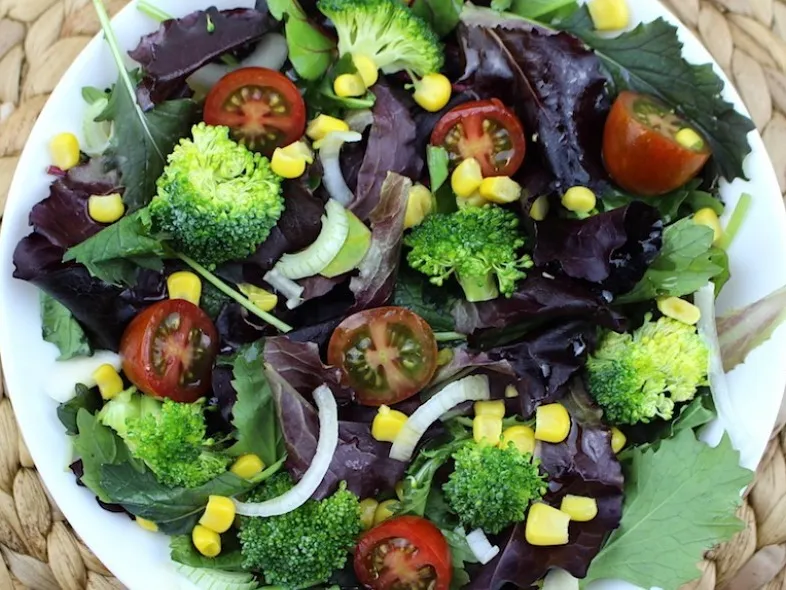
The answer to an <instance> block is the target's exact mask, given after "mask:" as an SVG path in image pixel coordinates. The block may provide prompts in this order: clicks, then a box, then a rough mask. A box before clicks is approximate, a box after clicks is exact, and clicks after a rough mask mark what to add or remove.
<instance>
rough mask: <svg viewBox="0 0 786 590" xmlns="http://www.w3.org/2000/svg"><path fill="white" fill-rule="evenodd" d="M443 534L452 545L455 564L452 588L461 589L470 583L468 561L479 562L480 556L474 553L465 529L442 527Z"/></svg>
mask: <svg viewBox="0 0 786 590" xmlns="http://www.w3.org/2000/svg"><path fill="white" fill-rule="evenodd" d="M442 535H443V536H444V537H445V540H446V541H447V542H448V546H449V547H450V562H451V565H452V566H453V577H452V578H451V580H450V590H459V589H460V588H463V587H464V586H466V585H467V584H469V581H470V577H469V574H468V573H467V570H466V569H465V567H466V566H465V564H467V563H478V558H477V557H475V554H474V553H472V549H470V548H469V542H467V535H466V533H465V532H464V529H463V528H461V527H459V528H457V529H444V528H443V529H442Z"/></svg>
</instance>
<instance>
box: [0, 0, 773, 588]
mask: <svg viewBox="0 0 786 590" xmlns="http://www.w3.org/2000/svg"><path fill="white" fill-rule="evenodd" d="M105 1H106V3H107V6H108V8H109V9H110V12H112V13H114V12H117V10H119V9H120V8H121V7H122V6H123V5H124V4H125V3H126V0H105ZM666 3H667V4H669V5H670V6H671V7H672V9H673V10H674V11H675V13H676V14H677V15H678V16H679V17H680V18H681V19H682V20H683V22H685V23H686V24H687V25H688V26H689V27H690V28H691V29H693V30H694V31H696V32H697V33H698V34H699V36H700V38H701V39H702V41H703V42H704V43H705V44H706V46H707V47H708V48H709V50H710V51H711V52H712V54H713V55H714V56H715V59H716V60H717V61H718V62H719V63H720V64H721V66H723V68H724V69H725V70H726V72H727V73H728V74H729V75H730V76H731V77H732V79H733V80H734V81H735V83H736V84H737V87H738V88H739V90H740V92H741V94H742V96H743V98H744V99H745V102H746V103H747V105H748V108H749V109H750V111H751V113H752V114H753V120H754V121H755V123H756V125H757V127H758V128H759V131H761V133H762V135H763V137H764V142H765V144H766V145H767V149H768V150H769V153H770V156H771V157H772V160H773V162H774V164H775V169H776V171H777V174H778V180H779V181H780V183H781V188H782V189H783V190H786V0H666ZM98 28H99V26H98V21H97V19H96V17H95V15H94V12H93V8H92V4H91V2H90V0H0V217H1V216H2V211H3V206H4V205H5V198H6V193H7V190H8V185H9V183H10V182H11V177H12V175H13V172H14V169H15V167H16V163H17V160H18V156H19V152H20V151H21V149H22V146H23V145H24V143H25V141H26V139H27V136H28V134H29V133H30V130H31V128H32V126H33V123H34V122H35V119H36V117H37V116H38V113H39V112H40V111H41V108H42V107H43V106H44V103H45V102H46V99H47V97H48V95H49V93H50V92H51V91H52V89H53V88H54V87H55V85H56V84H57V82H58V80H59V79H60V76H61V75H62V73H63V72H64V71H65V70H66V69H67V68H68V66H69V65H70V64H71V62H72V61H73V60H74V58H75V57H76V56H77V54H78V53H79V52H80V51H81V50H82V48H83V47H84V46H85V44H86V43H87V42H88V41H89V40H90V38H91V37H92V36H93V35H94V34H95V33H96V31H97V30H98ZM784 423H786V412H784V411H782V412H781V418H780V419H779V422H778V428H777V429H776V433H775V434H774V435H773V439H772V441H771V443H770V445H769V447H768V449H767V452H766V455H765V457H764V460H763V462H762V465H761V467H760V469H759V472H758V474H757V476H756V480H755V483H754V485H753V486H752V488H751V491H750V492H749V495H748V497H747V499H746V503H745V504H744V505H743V507H742V509H741V510H740V517H741V518H742V519H743V520H745V522H747V524H748V527H747V528H746V530H745V531H743V532H741V533H739V534H738V535H737V536H736V537H735V538H734V539H733V540H732V541H731V542H729V543H728V544H726V545H724V546H722V547H720V548H718V549H716V550H714V551H712V552H710V553H709V554H708V555H707V560H706V561H705V562H704V564H703V567H704V576H703V578H702V579H701V580H700V581H698V582H696V583H695V584H692V585H690V586H689V587H688V588H690V590H712V589H714V588H718V589H722V590H758V589H760V588H763V589H765V590H786V569H784V568H786V456H785V455H786V430H784V431H782V430H781V429H782V427H783V425H784ZM0 554H2V559H0V590H11V589H14V590H22V589H25V590H27V589H30V590H59V589H63V590H83V589H85V588H89V589H91V590H105V589H122V588H123V586H122V585H121V584H120V583H119V582H118V581H117V580H115V579H114V578H113V577H112V576H111V574H110V573H109V572H108V571H107V570H106V568H104V566H103V565H102V564H101V563H100V562H99V561H98V559H96V558H95V556H94V555H93V554H92V553H91V552H90V550H89V549H87V547H85V545H84V544H83V543H82V542H81V541H80V540H79V539H78V537H77V536H76V535H75V534H74V532H73V530H72V529H71V528H70V527H69V525H68V523H67V522H65V519H64V518H63V516H62V514H61V513H60V511H59V510H58V509H57V506H56V505H55V504H54V503H53V502H52V501H51V499H50V498H49V497H48V495H47V492H46V489H45V488H44V486H43V485H42V483H41V480H40V479H39V477H38V474H37V472H36V470H35V466H34V465H33V461H32V459H31V458H30V455H29V453H28V452H27V450H26V448H25V445H24V443H23V441H22V439H21V437H20V436H19V432H18V428H17V425H16V420H15V418H14V414H13V409H12V407H11V403H10V401H9V399H8V398H7V397H5V396H4V388H3V383H2V369H1V368H0Z"/></svg>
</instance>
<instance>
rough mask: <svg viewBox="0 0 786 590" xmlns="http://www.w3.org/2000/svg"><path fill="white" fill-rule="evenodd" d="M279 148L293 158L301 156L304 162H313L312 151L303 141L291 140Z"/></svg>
mask: <svg viewBox="0 0 786 590" xmlns="http://www.w3.org/2000/svg"><path fill="white" fill-rule="evenodd" d="M281 150H282V151H283V152H284V153H285V154H287V155H288V156H292V157H293V158H303V159H304V160H305V161H306V164H313V163H314V152H313V151H312V150H311V148H310V147H308V144H307V143H306V142H305V141H293V142H292V143H290V144H289V145H287V146H284V147H282V148H281Z"/></svg>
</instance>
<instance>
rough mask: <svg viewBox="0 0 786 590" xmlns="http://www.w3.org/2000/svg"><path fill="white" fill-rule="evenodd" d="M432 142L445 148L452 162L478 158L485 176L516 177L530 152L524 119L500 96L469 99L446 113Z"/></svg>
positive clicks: (437, 126) (432, 137)
mask: <svg viewBox="0 0 786 590" xmlns="http://www.w3.org/2000/svg"><path fill="white" fill-rule="evenodd" d="M431 144H432V145H437V146H442V147H444V148H445V149H446V150H447V152H448V155H449V156H450V160H451V163H456V164H458V163H459V162H461V160H464V159H466V158H475V159H476V160H477V161H478V162H480V168H481V171H482V172H483V176H512V175H513V174H515V173H516V171H517V170H518V169H519V168H520V167H521V164H522V163H523V162H524V156H525V154H526V151H527V142H526V140H525V139H524V128H523V127H522V126H521V121H519V118H518V117H517V116H516V115H515V114H514V113H513V111H511V110H510V109H508V108H507V107H506V106H505V105H504V104H502V102H500V101H499V100H498V99H496V98H492V99H491V100H475V101H472V102H467V103H464V104H462V105H459V106H457V107H456V108H454V109H451V110H450V111H448V112H447V113H445V115H444V116H443V117H442V118H441V119H440V120H439V123H437V125H436V127H434V131H433V132H432V133H431Z"/></svg>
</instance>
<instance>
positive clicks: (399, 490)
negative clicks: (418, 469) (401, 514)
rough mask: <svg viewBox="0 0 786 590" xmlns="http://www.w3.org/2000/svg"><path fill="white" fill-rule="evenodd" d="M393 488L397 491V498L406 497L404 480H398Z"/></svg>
mask: <svg viewBox="0 0 786 590" xmlns="http://www.w3.org/2000/svg"><path fill="white" fill-rule="evenodd" d="M393 489H394V490H395V491H396V498H398V499H399V500H403V499H404V482H403V481H400V482H398V483H397V484H396V485H395V486H394V488H393Z"/></svg>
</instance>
